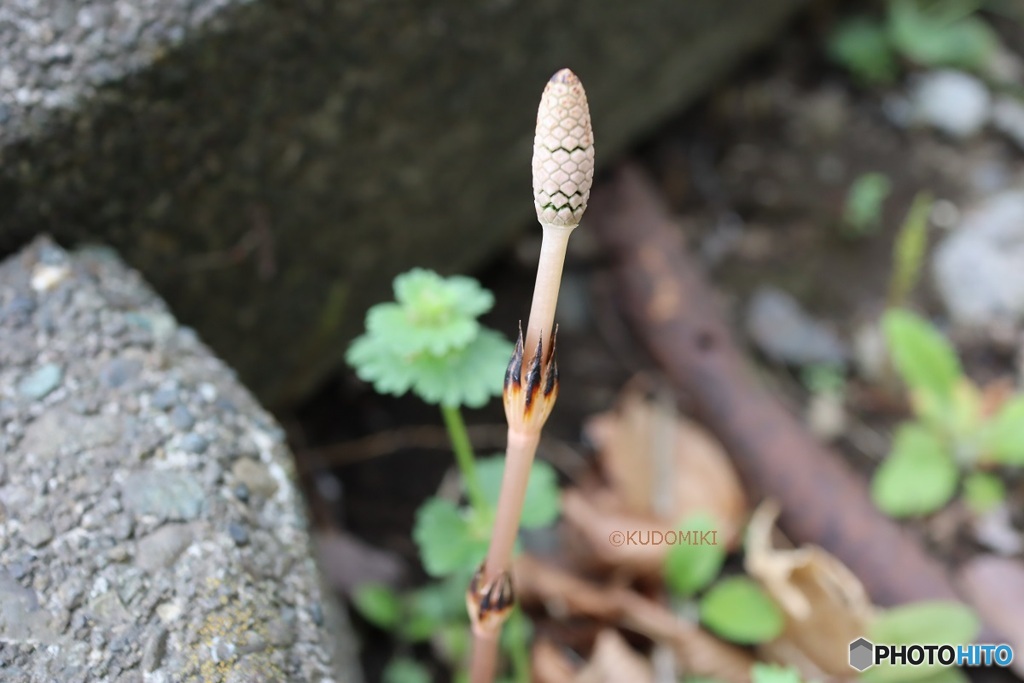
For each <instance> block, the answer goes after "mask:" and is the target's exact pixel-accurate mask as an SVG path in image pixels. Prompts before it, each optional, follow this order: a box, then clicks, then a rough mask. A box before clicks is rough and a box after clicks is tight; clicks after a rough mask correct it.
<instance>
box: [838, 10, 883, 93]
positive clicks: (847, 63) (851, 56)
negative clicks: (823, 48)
mask: <svg viewBox="0 0 1024 683" xmlns="http://www.w3.org/2000/svg"><path fill="white" fill-rule="evenodd" d="M828 54H829V57H831V58H832V60H833V61H835V62H837V63H838V64H840V65H841V66H843V67H845V68H846V69H847V70H849V71H850V73H852V74H853V75H854V77H856V78H857V79H858V80H860V81H861V82H862V83H865V84H867V85H881V84H885V83H891V82H893V81H894V80H895V79H896V55H895V54H893V51H892V48H891V47H890V46H889V39H888V36H887V35H886V33H885V29H884V28H883V27H882V25H881V24H880V23H879V22H877V21H872V20H870V19H866V18H863V17H857V18H854V19H850V20H848V21H844V22H843V23H842V24H840V25H839V27H838V28H837V29H836V31H835V32H834V33H833V34H832V36H831V37H830V38H829V40H828Z"/></svg>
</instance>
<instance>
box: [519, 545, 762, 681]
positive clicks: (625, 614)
mask: <svg viewBox="0 0 1024 683" xmlns="http://www.w3.org/2000/svg"><path fill="white" fill-rule="evenodd" d="M515 577H516V590H517V592H518V595H519V598H520V599H521V600H522V601H523V602H524V603H531V602H532V603H540V604H543V605H544V606H545V607H546V608H547V610H548V611H549V612H550V613H552V614H554V615H556V616H558V617H565V616H585V617H588V618H591V619H595V620H599V621H603V622H606V623H608V624H610V625H616V626H619V627H622V628H627V629H630V630H632V631H635V632H636V633H639V634H641V635H644V636H646V637H648V638H650V639H651V640H654V641H656V642H661V643H664V644H666V645H668V646H669V647H671V648H672V650H673V652H674V653H675V656H676V659H677V662H678V664H679V668H680V670H681V671H683V672H685V673H687V674H692V675H697V676H711V677H713V678H717V679H718V680H720V681H723V683H750V667H751V665H752V664H753V662H754V660H753V659H752V658H751V657H750V655H748V654H747V653H746V652H744V651H743V650H741V649H740V648H737V647H735V646H733V645H729V644H726V643H723V642H722V641H720V640H718V639H717V638H715V637H714V636H712V635H711V634H709V633H707V632H706V631H704V630H702V629H701V628H700V627H699V626H698V625H697V624H695V623H693V622H690V621H686V620H684V619H681V618H679V617H678V616H676V615H675V614H673V613H672V611H671V610H669V609H668V608H667V607H665V606H664V605H661V604H659V603H657V602H655V601H653V600H651V599H649V598H646V597H644V596H642V595H640V594H638V593H636V592H635V591H632V590H630V589H627V588H622V587H620V586H611V587H605V586H598V585H596V584H593V583H590V582H589V581H585V580H583V579H581V578H579V577H577V576H575V575H573V574H570V573H568V572H565V571H563V570H560V569H556V568H554V567H552V566H550V565H547V564H545V563H543V562H540V561H538V560H536V559H535V558H533V557H531V556H530V555H529V554H526V553H524V554H522V555H520V556H519V557H518V558H517V559H516V564H515ZM625 680H629V679H625Z"/></svg>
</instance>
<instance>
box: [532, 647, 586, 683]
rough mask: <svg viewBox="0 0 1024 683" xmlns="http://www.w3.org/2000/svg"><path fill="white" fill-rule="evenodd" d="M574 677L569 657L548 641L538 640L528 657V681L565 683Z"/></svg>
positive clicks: (574, 669)
mask: <svg viewBox="0 0 1024 683" xmlns="http://www.w3.org/2000/svg"><path fill="white" fill-rule="evenodd" d="M575 675H576V668H575V667H574V666H573V665H572V662H571V661H570V660H569V657H567V656H566V654H565V653H564V652H562V651H561V650H560V649H558V648H557V647H555V645H554V643H552V642H551V641H549V640H544V639H538V640H537V641H536V642H535V643H534V644H533V651H532V653H531V657H530V680H531V681H533V682H534V683H565V682H566V681H571V680H572V679H573V677H574V676H575Z"/></svg>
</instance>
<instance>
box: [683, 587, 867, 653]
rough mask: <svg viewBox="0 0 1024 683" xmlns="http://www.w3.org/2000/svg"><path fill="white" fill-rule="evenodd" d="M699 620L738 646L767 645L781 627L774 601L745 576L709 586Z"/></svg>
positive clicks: (782, 622)
mask: <svg viewBox="0 0 1024 683" xmlns="http://www.w3.org/2000/svg"><path fill="white" fill-rule="evenodd" d="M700 620H701V622H703V623H704V625H705V626H707V627H708V629H710V630H711V631H713V632H715V633H717V634H718V635H719V636H721V637H723V638H725V639H726V640H731V641H732V642H734V643H739V644H741V645H755V644H758V643H765V642H768V641H769V640H772V639H774V638H776V637H778V636H779V634H781V633H782V629H783V627H784V626H785V619H784V618H783V616H782V612H781V611H780V610H779V608H778V606H777V605H776V604H775V602H773V601H772V599H771V598H770V597H768V595H767V594H766V593H765V592H764V591H763V590H761V587H760V586H758V585H757V584H756V583H755V582H754V581H753V580H751V579H748V578H747V577H745V576H733V577H730V578H728V579H723V580H722V581H719V582H718V583H716V584H715V585H714V586H712V587H711V589H710V590H709V591H708V592H707V593H706V594H705V595H704V598H703V599H702V600H701V601H700ZM879 642H881V641H879Z"/></svg>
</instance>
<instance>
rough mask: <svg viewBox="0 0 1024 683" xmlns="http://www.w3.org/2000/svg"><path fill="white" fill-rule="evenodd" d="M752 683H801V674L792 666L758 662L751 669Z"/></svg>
mask: <svg viewBox="0 0 1024 683" xmlns="http://www.w3.org/2000/svg"><path fill="white" fill-rule="evenodd" d="M750 680H751V681H752V683H800V673H799V672H798V671H797V670H796V669H794V668H793V667H790V666H779V665H777V664H762V663H761V662H757V663H755V664H754V666H753V667H751V669H750Z"/></svg>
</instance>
